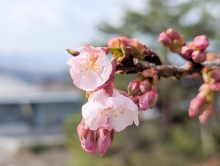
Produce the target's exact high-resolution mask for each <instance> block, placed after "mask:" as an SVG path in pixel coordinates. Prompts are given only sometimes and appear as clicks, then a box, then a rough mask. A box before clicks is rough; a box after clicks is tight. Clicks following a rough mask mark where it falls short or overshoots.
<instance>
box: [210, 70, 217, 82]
mask: <svg viewBox="0 0 220 166" xmlns="http://www.w3.org/2000/svg"><path fill="white" fill-rule="evenodd" d="M208 74H209V76H210V78H211V79H212V80H213V81H214V82H220V70H217V69H216V70H211V71H210V72H209V73H208Z"/></svg>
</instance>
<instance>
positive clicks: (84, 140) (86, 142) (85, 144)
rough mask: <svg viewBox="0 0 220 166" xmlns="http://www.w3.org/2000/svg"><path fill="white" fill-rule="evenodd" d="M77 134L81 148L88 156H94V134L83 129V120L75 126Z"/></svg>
mask: <svg viewBox="0 0 220 166" xmlns="http://www.w3.org/2000/svg"><path fill="white" fill-rule="evenodd" d="M77 133H78V135H79V139H80V142H81V146H82V148H83V149H84V150H85V151H86V152H88V153H90V154H95V152H96V151H97V145H96V132H94V131H92V130H90V129H89V128H86V127H85V120H84V119H82V121H81V123H80V124H79V125H78V126H77Z"/></svg>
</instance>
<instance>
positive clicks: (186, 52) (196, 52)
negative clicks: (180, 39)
mask: <svg viewBox="0 0 220 166" xmlns="http://www.w3.org/2000/svg"><path fill="white" fill-rule="evenodd" d="M208 46H209V42H208V40H207V37H206V36H205V35H201V36H196V37H195V38H194V40H193V41H192V42H191V43H190V44H189V46H182V49H181V56H182V57H183V58H185V59H187V60H189V59H192V60H193V61H194V62H195V63H202V62H204V61H205V60H206V48H207V47H208Z"/></svg>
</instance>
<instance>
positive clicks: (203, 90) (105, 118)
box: [67, 29, 220, 155]
mask: <svg viewBox="0 0 220 166" xmlns="http://www.w3.org/2000/svg"><path fill="white" fill-rule="evenodd" d="M158 40H159V41H160V42H161V43H162V44H163V45H164V46H165V47H167V48H168V49H169V50H170V51H172V52H174V53H177V54H179V55H180V56H182V57H183V58H184V59H185V60H187V62H186V65H184V66H183V67H180V68H178V67H176V68H175V67H174V66H167V65H164V64H162V62H161V61H160V58H159V57H158V56H157V55H156V54H155V53H154V52H152V51H151V50H150V49H149V48H147V47H146V46H145V45H144V44H142V43H141V42H139V41H138V40H136V39H129V38H127V37H124V36H122V37H117V38H111V39H109V40H108V46H107V47H93V46H90V45H84V46H82V47H80V48H79V51H73V50H69V49H67V51H68V52H69V53H70V54H71V55H73V56H74V57H72V58H71V59H69V60H68V61H67V64H68V65H69V67H70V76H71V78H72V79H73V83H74V84H75V86H76V87H78V88H79V89H82V90H84V91H86V97H87V98H88V101H87V102H86V103H85V104H84V105H83V106H82V121H81V123H80V124H79V125H78V127H77V133H78V135H79V139H80V142H81V145H82V148H83V149H84V150H85V151H86V152H88V153H90V154H95V153H96V152H98V153H99V154H100V155H103V154H104V153H105V152H106V150H107V148H108V146H109V144H110V143H111V142H112V141H113V137H114V132H120V131H122V130H124V129H125V128H126V127H128V126H130V125H132V124H133V123H134V124H135V125H136V126H138V125H139V120H138V116H139V110H140V111H141V110H142V111H146V110H148V109H150V108H152V107H154V106H155V105H156V104H157V102H158V100H159V95H158V93H157V87H156V85H157V83H158V81H159V79H160V77H163V76H164V77H175V78H178V79H181V78H183V77H185V76H188V75H189V74H191V75H193V74H198V73H199V74H200V75H202V77H203V79H204V84H203V85H202V86H201V87H200V88H199V93H198V95H197V96H196V97H195V98H194V99H192V100H191V102H190V106H189V110H188V112H189V116H190V117H193V116H196V115H199V120H200V122H201V123H202V124H204V123H206V122H207V120H208V119H209V118H210V117H211V115H212V114H213V112H214V108H213V101H214V96H215V92H216V91H220V68H219V67H217V66H216V67H210V66H204V65H203V64H202V63H203V62H204V61H210V60H216V59H218V57H217V56H216V55H215V54H211V53H208V52H207V51H206V48H207V47H208V46H209V42H208V39H207V37H206V36H205V35H201V36H197V37H195V38H194V40H193V41H192V42H191V43H190V44H189V45H188V46H187V45H186V42H185V39H184V37H183V35H181V34H180V33H178V32H177V31H175V30H173V29H168V30H166V31H164V32H162V33H161V34H160V35H159V39H158ZM109 55H111V57H112V59H111V60H110V58H109ZM193 71H194V72H193ZM116 72H117V73H123V74H127V73H137V74H138V76H137V78H136V79H135V80H133V81H131V82H130V83H129V84H128V86H127V90H128V92H125V91H121V90H119V89H117V88H116V87H115V86H114V74H115V73H116Z"/></svg>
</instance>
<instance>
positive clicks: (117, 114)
mask: <svg viewBox="0 0 220 166" xmlns="http://www.w3.org/2000/svg"><path fill="white" fill-rule="evenodd" d="M138 114H139V112H138V107H137V106H136V104H134V102H133V101H132V100H131V99H130V98H128V97H125V96H123V95H121V94H120V93H119V91H118V90H117V89H115V88H114V89H113V93H112V96H109V95H108V94H107V93H106V92H105V90H104V89H101V90H98V91H96V92H95V93H94V94H93V95H92V96H91V97H90V99H89V101H88V102H87V103H86V104H85V105H83V107H82V115H83V118H85V123H86V125H88V127H89V128H90V129H91V130H97V129H98V128H100V127H103V128H105V129H107V130H111V129H114V130H115V131H118V132H119V131H121V130H124V129H125V128H126V127H127V126H130V125H132V124H133V122H134V123H135V125H136V126H138V125H139V121H138Z"/></svg>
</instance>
